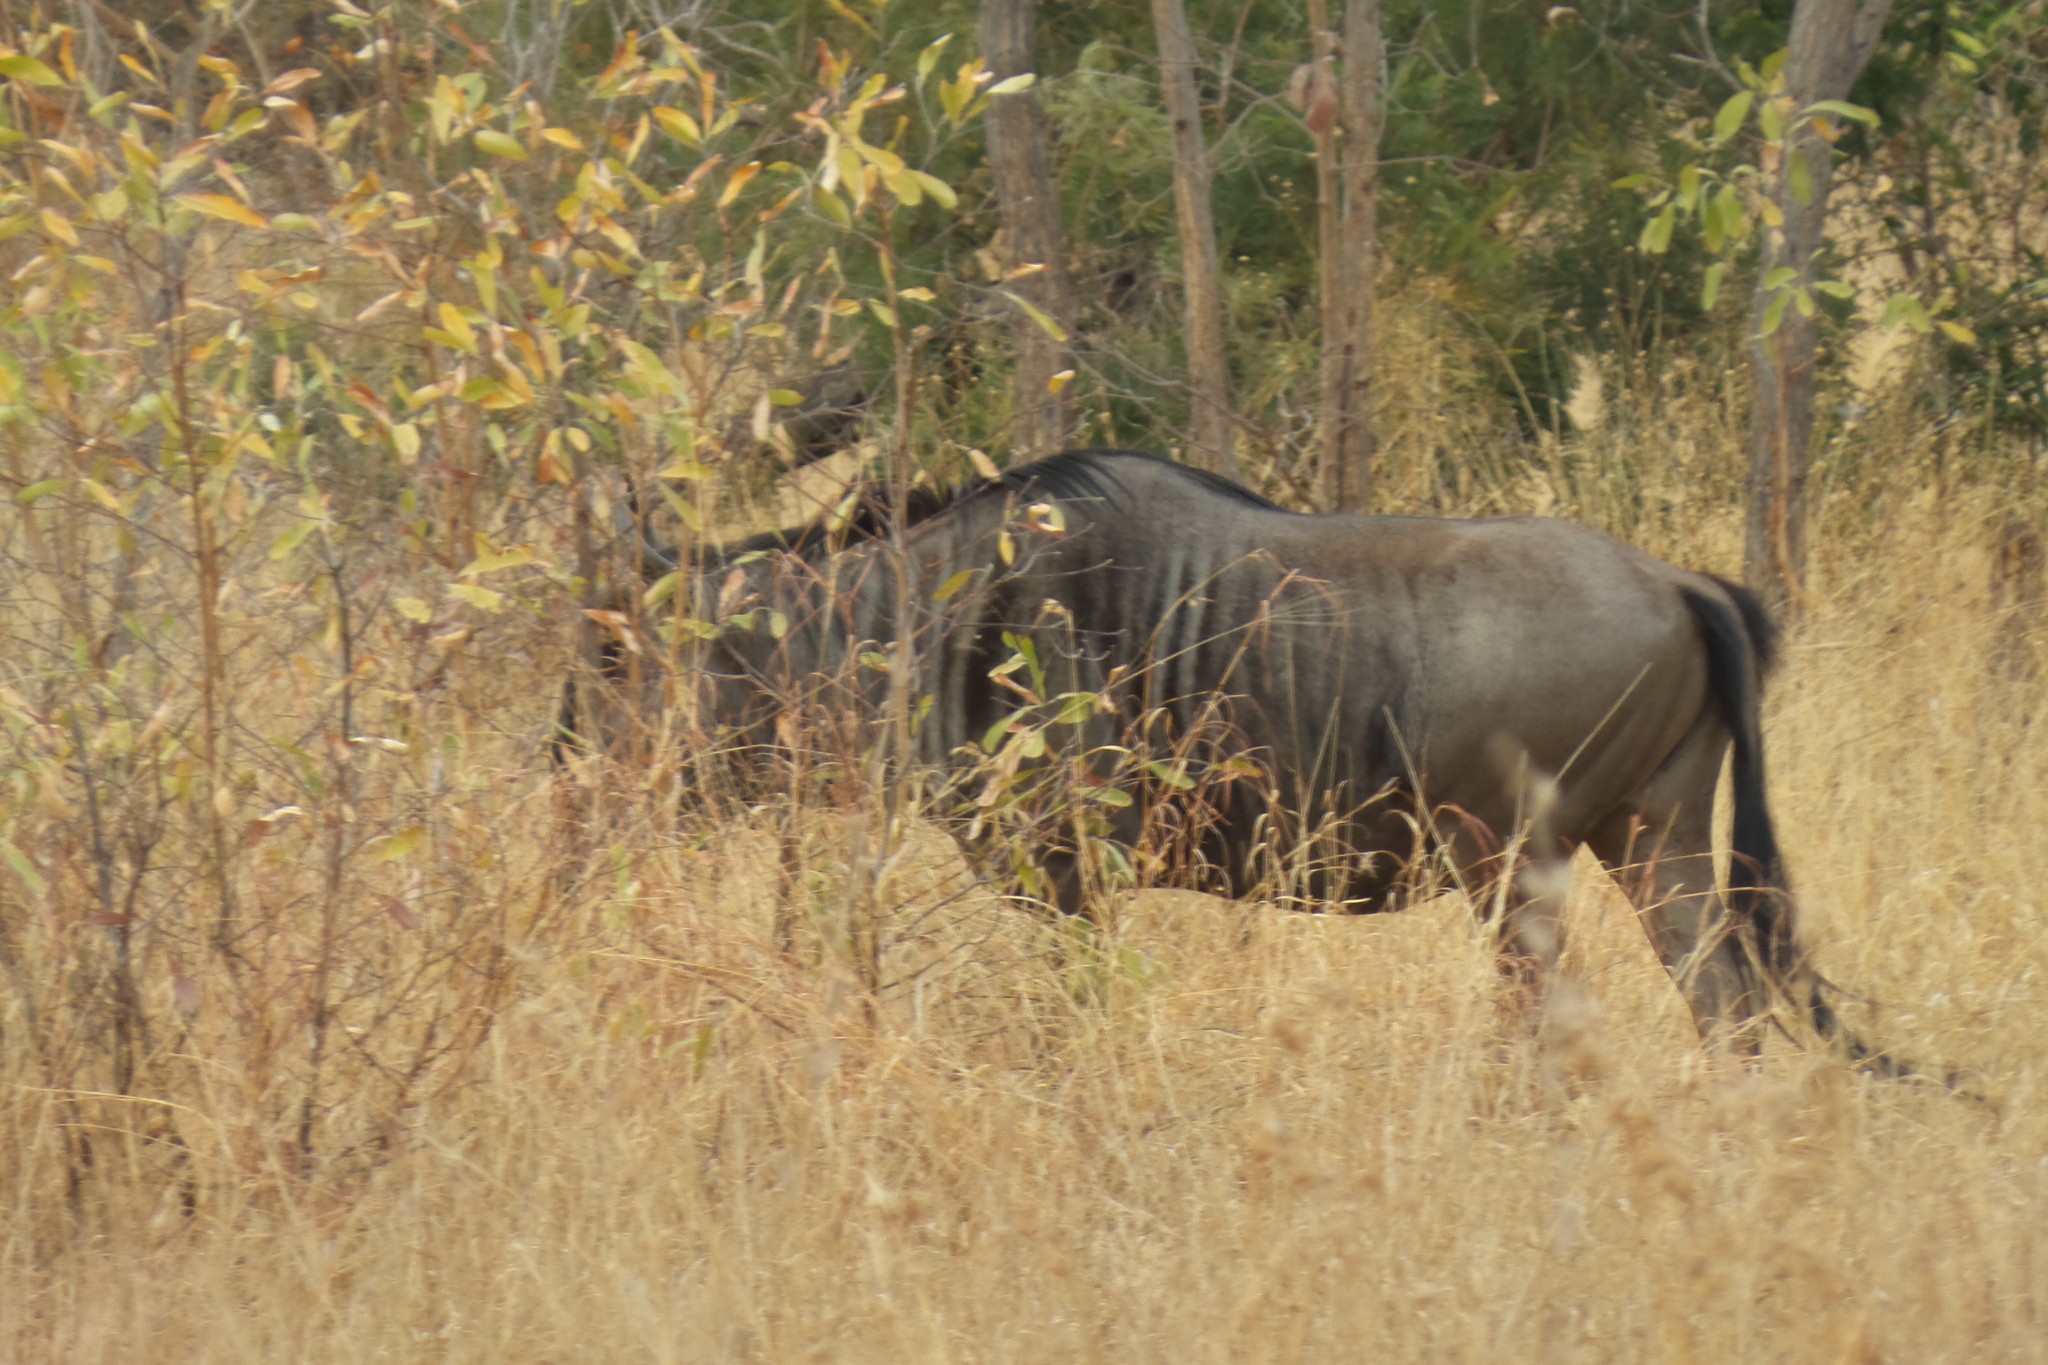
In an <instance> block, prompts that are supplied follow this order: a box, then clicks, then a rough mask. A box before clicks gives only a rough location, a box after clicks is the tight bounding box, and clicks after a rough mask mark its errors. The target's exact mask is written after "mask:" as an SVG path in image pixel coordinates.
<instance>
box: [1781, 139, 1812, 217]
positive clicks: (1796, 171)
mask: <svg viewBox="0 0 2048 1365" xmlns="http://www.w3.org/2000/svg"><path fill="white" fill-rule="evenodd" d="M1785 184H1786V186H1787V187H1788V188H1789V189H1790V190H1791V191H1792V198H1793V199H1794V200H1795V201H1796V202H1797V203H1798V204H1799V206H1800V207H1801V208H1805V207H1807V206H1808V205H1810V204H1812V203H1813V166H1812V165H1811V164H1810V163H1809V162H1808V161H1807V159H1806V158H1805V157H1804V156H1802V155H1801V154H1800V153H1798V152H1796V151H1795V152H1793V153H1792V154H1791V155H1790V156H1789V157H1788V158H1787V159H1786V162H1785Z"/></svg>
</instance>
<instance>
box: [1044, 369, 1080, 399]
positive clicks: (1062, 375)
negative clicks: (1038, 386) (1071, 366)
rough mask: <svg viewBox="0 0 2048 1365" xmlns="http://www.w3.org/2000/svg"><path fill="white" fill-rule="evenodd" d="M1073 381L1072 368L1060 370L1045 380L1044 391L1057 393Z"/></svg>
mask: <svg viewBox="0 0 2048 1365" xmlns="http://www.w3.org/2000/svg"><path fill="white" fill-rule="evenodd" d="M1073 382H1074V372H1073V371H1072V370H1061V371H1060V372H1059V373H1058V374H1056V375H1054V376H1053V377H1052V378H1050V379H1048V380H1046V381H1045V391H1046V392H1047V393H1058V392H1059V391H1060V390H1061V389H1064V388H1065V387H1066V386H1067V385H1069V384H1071V383H1073Z"/></svg>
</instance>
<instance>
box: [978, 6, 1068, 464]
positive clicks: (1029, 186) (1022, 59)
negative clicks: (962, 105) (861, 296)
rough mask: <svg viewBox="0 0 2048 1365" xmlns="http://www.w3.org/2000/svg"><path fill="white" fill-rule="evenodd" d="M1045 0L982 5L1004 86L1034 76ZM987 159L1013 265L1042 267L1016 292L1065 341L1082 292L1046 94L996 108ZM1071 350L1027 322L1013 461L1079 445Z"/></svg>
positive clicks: (1021, 327) (1011, 99)
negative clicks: (1062, 380) (1066, 236)
mask: <svg viewBox="0 0 2048 1365" xmlns="http://www.w3.org/2000/svg"><path fill="white" fill-rule="evenodd" d="M1037 17H1038V0H981V47H982V55H983V56H984V57H986V58H987V60H988V65H989V70H990V71H991V72H992V73H993V74H994V76H995V79H997V80H999V81H1000V80H1007V79H1008V78H1009V77H1011V76H1016V75H1022V74H1024V73H1025V72H1029V71H1032V70H1034V66H1033V63H1034V60H1035V57H1034V43H1033V31H1034V29H1035V27H1036V21H1037ZM987 117H988V157H989V165H990V166H991V168H992V169H993V170H994V173H995V188H996V204H997V207H998V209H999V210H1000V212H1001V214H1002V222H1003V235H1004V237H1005V238H1006V239H1007V241H1006V247H1007V250H1006V251H1005V252H1004V253H1003V254H1004V255H1006V256H1007V257H1008V260H1009V264H1010V265H1011V266H1012V267H1015V266H1021V265H1040V266H1043V267H1044V269H1042V270H1040V271H1038V272H1037V273H1036V274H1031V275H1025V276H1021V277H1019V278H1018V279H1017V280H1016V281H1015V282H1014V283H1013V284H1012V286H1011V287H1012V288H1013V289H1014V290H1015V291H1016V293H1017V294H1018V295H1019V296H1020V297H1022V298H1023V299H1025V300H1026V301H1027V302H1029V303H1030V304H1031V306H1032V307H1034V308H1036V309H1038V310H1039V311H1040V312H1041V313H1043V314H1044V315H1045V316H1046V317H1048V318H1050V319H1051V320H1052V321H1053V323H1054V324H1055V325H1056V326H1057V327H1058V328H1059V329H1060V330H1061V331H1062V332H1064V333H1065V334H1067V335H1069V336H1071V335H1072V333H1073V330H1074V284H1073V277H1072V275H1071V274H1070V273H1069V272H1068V270H1067V255H1066V246H1065V242H1064V240H1063V234H1062V232H1061V229H1060V196H1059V189H1058V187H1057V186H1056V185H1055V184H1054V183H1053V177H1052V158H1051V156H1050V155H1049V153H1048V152H1047V150H1046V137H1045V117H1044V114H1043V113H1042V112H1041V111H1040V109H1039V105H1038V92H1037V91H1036V90H1025V91H1022V92H1021V93H1018V94H1014V95H1002V96H999V97H998V98H997V99H996V100H995V101H994V103H992V104H991V105H990V106H989V110H988V116H987ZM1073 364H1074V356H1073V350H1072V348H1071V347H1070V346H1069V345H1068V344H1067V342H1066V341H1065V340H1063V339H1061V338H1058V337H1054V336H1053V335H1051V334H1050V333H1049V332H1048V331H1047V330H1046V329H1045V328H1044V327H1043V326H1040V325H1039V324H1038V323H1037V322H1036V321H1035V320H1032V319H1026V318H1020V319H1018V329H1017V373H1016V413H1015V416H1014V419H1013V425H1012V429H1011V436H1010V450H1011V455H1012V458H1013V459H1016V460H1020V461H1021V460H1029V459H1036V458H1037V457H1039V456H1041V455H1051V454H1054V453H1056V452H1058V451H1061V450H1064V449H1065V448H1066V447H1067V446H1068V445H1069V444H1070V443H1071V441H1072V438H1073V416H1072V412H1071V409H1070V407H1069V405H1068V402H1067V400H1066V398H1065V396H1064V395H1063V394H1061V393H1055V392H1053V388H1054V384H1053V380H1054V377H1055V376H1057V375H1058V374H1059V373H1060V372H1061V371H1063V370H1070V369H1072V368H1073Z"/></svg>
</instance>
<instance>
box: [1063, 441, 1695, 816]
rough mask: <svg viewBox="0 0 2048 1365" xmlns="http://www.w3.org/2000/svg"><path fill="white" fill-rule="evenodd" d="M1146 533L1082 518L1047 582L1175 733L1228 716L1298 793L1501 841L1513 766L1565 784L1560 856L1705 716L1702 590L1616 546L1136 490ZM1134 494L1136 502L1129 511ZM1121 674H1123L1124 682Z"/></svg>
mask: <svg viewBox="0 0 2048 1365" xmlns="http://www.w3.org/2000/svg"><path fill="white" fill-rule="evenodd" d="M1131 477H1133V478H1134V479H1135V478H1144V479H1146V480H1147V483H1148V485H1149V486H1147V487H1145V488H1144V489H1143V490H1142V491H1143V493H1144V495H1145V499H1146V501H1145V506H1144V514H1143V516H1133V515H1130V514H1129V513H1128V511H1126V509H1124V508H1122V507H1119V506H1115V505H1112V504H1111V503H1110V502H1109V500H1107V499H1105V500H1103V502H1102V503H1097V504H1092V505H1091V504H1090V503H1088V502H1086V501H1081V502H1077V503H1076V504H1075V505H1074V510H1073V512H1072V513H1070V519H1071V520H1072V521H1073V522H1074V523H1076V526H1075V531H1074V533H1073V534H1072V535H1071V536H1070V537H1069V538H1068V541H1067V543H1066V544H1065V545H1063V546H1062V547H1061V548H1060V549H1059V551H1058V552H1057V553H1056V554H1054V555H1051V556H1048V557H1047V558H1046V559H1045V560H1043V561H1042V564H1041V568H1040V571H1039V573H1038V574H1036V575H1035V576H1034V578H1035V581H1034V583H1033V590H1034V591H1036V590H1037V589H1038V588H1040V587H1045V588H1047V589H1049V591H1048V592H1047V595H1051V596H1057V597H1059V598H1060V600H1062V601H1063V602H1065V604H1066V605H1067V607H1068V608H1069V609H1070V610H1072V611H1073V613H1074V616H1075V619H1076V623H1077V625H1078V626H1080V627H1081V628H1082V629H1083V631H1084V632H1088V633H1090V634H1092V635H1093V637H1094V638H1096V639H1098V640H1101V641H1109V642H1112V643H1111V644H1109V646H1108V649H1109V650H1110V651H1111V652H1116V651H1118V650H1121V651H1122V652H1123V653H1124V654H1125V655H1127V656H1129V657H1130V658H1139V659H1141V660H1142V664H1143V666H1144V669H1145V670H1146V671H1145V673H1144V675H1143V676H1144V678H1145V689H1144V690H1145V700H1146V701H1147V702H1149V703H1150V704H1153V705H1158V706H1163V707H1165V708H1167V710H1168V711H1169V712H1172V713H1177V714H1179V715H1180V716H1181V717H1182V718H1183V719H1186V718H1190V717H1192V715H1193V713H1194V712H1195V710H1196V709H1197V708H1198V707H1199V706H1200V705H1201V704H1202V702H1203V701H1204V700H1205V699H1206V698H1207V697H1208V696H1209V695H1210V694H1212V693H1213V692H1214V691H1217V690H1221V691H1224V692H1227V693H1229V694H1232V695H1233V696H1234V697H1235V698H1237V701H1236V704H1235V706H1234V710H1233V718H1234V720H1235V722H1236V723H1237V725H1238V726H1239V727H1240V728H1241V730H1242V738H1243V741H1244V742H1245V744H1246V745H1247V747H1248V748H1250V749H1252V750H1254V751H1258V752H1263V753H1264V754H1265V755H1267V757H1268V762H1269V766H1270V767H1271V768H1272V769H1273V770H1274V771H1276V772H1280V773H1285V774H1288V775H1289V780H1290V783H1291V785H1292V786H1293V787H1294V790H1293V791H1287V792H1281V793H1279V794H1280V795H1281V796H1282V797H1283V798H1285V799H1290V800H1299V799H1301V798H1302V797H1304V796H1309V797H1317V798H1323V799H1325V800H1326V801H1333V803H1334V799H1338V798H1341V799H1342V800H1349V801H1352V802H1356V801H1361V800H1364V799H1365V798H1367V797H1369V796H1371V795H1372V794H1373V793H1374V792H1377V791H1379V790H1381V789H1382V788H1383V787H1385V786H1387V785H1388V784H1390V783H1391V784H1396V785H1401V786H1408V785H1410V784H1411V783H1412V781H1413V780H1414V779H1416V778H1420V779H1421V783H1422V786H1423V789H1424V791H1425V793H1426V795H1427V796H1428V797H1429V799H1430V800H1431V801H1432V802H1448V803H1451V804H1453V805H1457V806H1459V807H1461V808H1462V809H1464V810H1465V811H1467V812H1469V813H1470V814H1472V815H1474V816H1476V817H1477V818H1479V819H1480V820H1482V821H1484V822H1486V823H1487V824H1489V825H1491V826H1494V827H1495V828H1496V829H1499V830H1503V831H1504V830H1506V829H1509V828H1512V826H1513V824H1514V822H1515V821H1516V819H1517V818H1518V817H1519V816H1520V814H1521V812H1520V811H1518V810H1517V809H1516V806H1517V803H1518V802H1519V801H1520V800H1521V798H1522V796H1523V794H1524V787H1523V786H1522V784H1520V783H1518V782H1517V781H1515V780H1514V776H1515V775H1514V774H1513V773H1512V772H1510V771H1504V770H1503V769H1504V768H1508V767H1512V766H1513V765H1514V764H1515V762H1516V761H1517V760H1518V759H1519V758H1521V757H1524V756H1526V759H1527V761H1528V762H1529V763H1530V764H1531V765H1532V766H1533V768H1534V769H1536V770H1538V771H1541V772H1545V773H1549V774H1553V775H1557V776H1559V778H1560V798H1561V799H1560V805H1559V807H1558V810H1557V812H1556V819H1557V822H1558V825H1559V831H1558V832H1559V833H1560V834H1565V835H1575V834H1577V833H1580V832H1582V830H1583V829H1584V828H1585V827H1587V826H1590V824H1591V823H1592V822H1593V821H1595V820H1597V819H1598V818H1599V817H1600V816H1601V815H1603V814H1605V813H1606V811H1607V809H1608V808H1609V807H1611V806H1613V805H1614V804H1615V803H1616V802H1618V801H1619V800H1621V799H1622V798H1623V797H1624V796H1626V795H1627V794H1628V793H1630V792H1633V791H1634V790H1635V789H1636V788H1637V787H1639V786H1640V785H1641V783H1642V782H1643V781H1644V780H1646V779H1647V778H1648V776H1649V775H1650V773H1651V772H1653V771H1654V770H1655V769H1656V767H1657V766H1658V764H1660V763H1661V762H1662V761H1663V760H1664V758H1665V757H1666V756H1667V755H1668V754H1669V753H1670V752H1671V751H1672V750H1673V748H1675V747H1676V745H1677V744H1678V742H1679V741H1680V739H1682V738H1683V737H1684V736H1685V734H1686V733H1687V731H1688V730H1690V729H1691V728H1692V726H1693V725H1694V724H1695V723H1698V722H1700V721H1701V718H1702V716H1703V715H1705V714H1706V713H1707V706H1706V703H1707V673H1706V667H1705V658H1704V653H1703V647H1702V645H1701V642H1700V637H1699V632H1698V628H1697V626H1696V624H1695V622H1694V619H1693V615H1692V613H1691V611H1690V610H1689V609H1688V607H1687V606H1686V603H1685V599H1684V596H1683V595H1682V592H1681V589H1682V588H1683V587H1686V586H1688V585H1689V586H1690V587H1691V588H1692V589H1693V590H1694V591H1699V590H1706V591H1717V589H1714V588H1713V587H1712V584H1711V580H1708V579H1705V578H1703V577H1700V576H1698V575H1693V574H1688V573H1685V572H1684V571H1681V570H1678V569H1674V568H1672V567H1671V566H1669V565H1666V564H1664V563H1662V562H1660V561H1658V560H1656V559H1654V558H1652V557H1651V556H1649V555H1646V554H1644V553H1642V552H1640V551H1638V550H1635V549H1633V548H1632V547H1630V546H1627V545H1624V544H1622V543H1621V542H1619V541H1616V540H1613V539H1612V538H1610V537H1607V536H1604V535H1601V534H1599V533H1597V532H1593V531H1589V530H1586V529H1584V528H1581V527H1576V526H1572V525H1570V524H1568V523H1564V522H1557V521H1550V520H1544V519H1536V518H1520V519H1494V520H1471V521H1457V520H1441V519H1433V518H1401V517H1337V516H1299V515H1293V514H1289V513H1285V512H1281V511H1278V510H1270V509H1264V508H1259V507H1255V506H1244V505H1237V504H1231V503H1227V502H1223V501H1221V500H1219V499H1217V498H1215V497H1214V496H1213V495H1211V494H1210V493H1209V491H1208V490H1207V489H1205V488H1203V487H1201V486H1199V485H1193V484H1190V483H1187V482H1186V481H1184V480H1183V479H1181V478H1180V477H1178V471H1172V470H1156V471H1155V470H1150V469H1139V470H1133V471H1131ZM1131 491H1132V492H1137V491H1139V490H1136V489H1133V490H1131ZM1120 661H1128V660H1120Z"/></svg>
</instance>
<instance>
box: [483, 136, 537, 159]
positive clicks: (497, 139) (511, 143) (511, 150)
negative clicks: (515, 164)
mask: <svg viewBox="0 0 2048 1365" xmlns="http://www.w3.org/2000/svg"><path fill="white" fill-rule="evenodd" d="M476 145H477V150H479V151H484V152H489V153H490V154H491V155H492V156H502V157H504V158H505V159H506V160H508V161H524V160H526V147H525V144H523V143H521V142H520V141H519V139H518V138H516V137H513V136H512V135H511V134H510V133H501V132H499V131H498V130H497V129H495V128H479V129H477V134H476Z"/></svg>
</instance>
